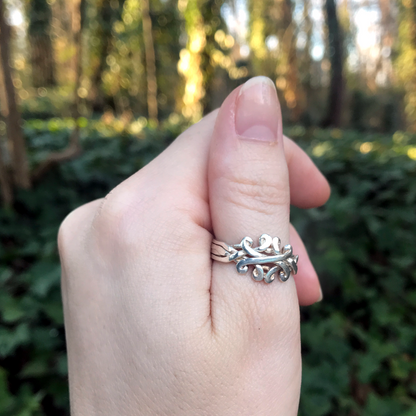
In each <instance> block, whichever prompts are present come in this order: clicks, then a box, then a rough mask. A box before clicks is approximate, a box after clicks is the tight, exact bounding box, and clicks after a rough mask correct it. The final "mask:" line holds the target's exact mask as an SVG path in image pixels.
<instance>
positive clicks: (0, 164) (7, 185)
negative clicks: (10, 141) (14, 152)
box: [0, 148, 13, 207]
mask: <svg viewBox="0 0 416 416" xmlns="http://www.w3.org/2000/svg"><path fill="white" fill-rule="evenodd" d="M2 150H3V149H1V148H0V187H1V197H2V200H3V204H4V206H6V207H10V206H12V204H13V187H12V183H11V181H10V177H9V172H8V170H7V166H6V165H5V163H4V157H3V151H2Z"/></svg>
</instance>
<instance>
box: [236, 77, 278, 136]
mask: <svg viewBox="0 0 416 416" xmlns="http://www.w3.org/2000/svg"><path fill="white" fill-rule="evenodd" d="M279 120H280V112H279V102H278V99H277V93H276V88H275V86H274V84H273V81H272V80H271V79H270V78H267V77H255V78H251V79H250V80H248V81H247V82H246V83H245V84H244V85H243V86H242V87H241V89H240V92H239V94H238V97H237V108H236V115H235V129H236V133H237V134H238V135H239V136H242V137H243V138H247V139H254V140H260V141H265V142H276V141H277V129H278V123H279Z"/></svg>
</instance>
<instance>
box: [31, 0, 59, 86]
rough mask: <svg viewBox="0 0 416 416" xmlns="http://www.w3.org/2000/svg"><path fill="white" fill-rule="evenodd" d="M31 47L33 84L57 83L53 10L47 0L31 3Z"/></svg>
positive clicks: (32, 1) (36, 0)
mask: <svg viewBox="0 0 416 416" xmlns="http://www.w3.org/2000/svg"><path fill="white" fill-rule="evenodd" d="M28 14H29V27H28V35H29V47H30V53H31V63H32V82H33V86H34V87H36V88H38V87H48V86H53V85H55V83H56V81H55V59H54V53H53V45H52V40H51V19H52V11H51V8H50V6H49V4H48V2H47V0H31V1H30V3H29V13H28Z"/></svg>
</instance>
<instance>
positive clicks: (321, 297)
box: [317, 287, 324, 302]
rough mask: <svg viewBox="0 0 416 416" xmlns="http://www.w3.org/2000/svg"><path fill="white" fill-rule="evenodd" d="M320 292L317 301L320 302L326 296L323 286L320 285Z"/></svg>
mask: <svg viewBox="0 0 416 416" xmlns="http://www.w3.org/2000/svg"><path fill="white" fill-rule="evenodd" d="M319 292H320V295H319V298H318V300H317V302H320V301H321V300H322V299H323V298H324V295H323V293H322V289H321V287H319Z"/></svg>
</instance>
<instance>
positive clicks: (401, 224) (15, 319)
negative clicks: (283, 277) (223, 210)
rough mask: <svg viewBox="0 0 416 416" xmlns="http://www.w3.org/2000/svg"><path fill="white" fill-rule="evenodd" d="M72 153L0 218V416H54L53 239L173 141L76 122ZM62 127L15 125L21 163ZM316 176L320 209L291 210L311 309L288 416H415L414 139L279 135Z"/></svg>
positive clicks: (59, 390)
mask: <svg viewBox="0 0 416 416" xmlns="http://www.w3.org/2000/svg"><path fill="white" fill-rule="evenodd" d="M81 124H82V127H83V134H82V147H83V153H82V155H81V156H79V157H78V158H77V159H75V160H72V161H69V162H66V163H65V164H62V165H60V166H58V167H56V168H55V169H54V170H53V171H50V172H49V173H48V174H47V176H45V177H44V178H43V179H42V181H40V182H39V183H37V184H36V185H35V187H34V188H33V189H32V190H30V191H21V192H19V194H18V195H17V202H16V206H15V210H14V211H8V210H5V209H2V210H0V241H1V244H0V415H1V416H3V415H4V416H5V415H7V416H8V415H13V416H14V415H19V416H49V415H66V416H67V415H68V391H67V365H66V355H65V339H64V330H63V316H62V308H61V300H60V282H59V279H60V267H59V261H58V255H57V247H56V234H57V230H58V227H59V224H60V222H61V221H62V219H63V218H64V217H65V216H66V214H67V213H69V212H70V211H71V210H72V209H74V208H75V207H77V206H79V205H80V204H82V203H84V202H87V201H90V200H92V199H95V198H99V197H102V196H104V195H105V194H106V193H107V192H108V191H109V190H110V189H112V188H113V187H114V186H115V185H117V184H118V183H119V182H120V181H122V180H123V179H124V178H126V177H128V176H129V175H131V174H132V173H133V172H134V171H136V170H137V169H139V168H140V167H142V166H143V165H145V164H146V163H148V162H149V161H150V160H151V159H153V158H154V157H155V156H156V155H157V154H158V153H159V152H161V151H162V150H163V149H164V148H165V147H166V146H167V145H168V144H169V143H170V142H171V141H172V140H173V139H174V138H175V137H176V136H177V134H178V133H179V132H180V130H181V124H180V123H179V122H178V120H170V122H168V123H167V124H166V125H165V126H163V128H162V129H159V130H156V129H154V128H151V127H149V126H147V125H146V120H144V119H139V120H137V121H135V122H134V123H132V124H130V125H129V126H125V125H124V124H123V123H122V122H120V121H118V120H110V121H108V122H103V121H95V122H88V121H87V120H81ZM72 125H73V121H72V120H63V119H52V120H47V121H43V120H33V121H31V122H28V123H26V126H25V135H26V138H27V140H28V143H29V148H30V159H31V163H32V164H33V165H36V164H37V163H39V161H41V160H42V159H43V158H44V157H45V156H46V154H47V152H49V151H51V150H56V149H59V148H63V147H64V146H65V144H66V142H67V140H68V136H69V132H70V129H71V127H72ZM286 133H287V134H288V135H290V136H291V137H293V138H294V139H295V140H296V141H297V142H298V143H300V144H301V145H302V146H303V147H304V148H305V149H306V150H307V151H308V152H309V153H310V154H311V155H312V156H313V157H314V159H315V161H316V163H317V164H318V166H319V167H320V168H321V170H322V171H323V172H324V173H325V175H327V177H328V179H329V181H330V183H331V186H332V196H331V199H330V201H329V202H328V204H327V205H326V206H325V207H323V208H319V209H313V210H309V211H300V210H294V211H293V218H292V219H293V222H294V223H295V225H296V226H297V228H298V230H299V232H300V233H301V234H302V236H303V237H304V240H305V243H306V245H307V247H308V249H309V252H310V255H311V257H312V259H313V261H314V264H315V265H316V268H317V270H318V273H319V275H320V278H321V281H322V285H323V289H324V300H323V302H321V303H320V304H318V305H314V306H313V307H309V308H304V309H302V347H303V353H304V375H303V386H302V399H301V406H300V415H301V416H306V415H307V416H330V415H337V416H343V415H345V416H355V415H357V416H358V415H364V416H373V415H377V416H384V415H385V416H392V415H394V416H411V415H416V359H415V351H416V271H415V270H416V269H415V262H416V260H415V255H416V238H415V235H416V137H415V136H411V135H409V134H405V133H401V132H397V133H395V134H394V135H392V136H391V135H390V136H382V135H368V134H366V135H363V134H361V133H357V132H352V131H351V132H349V131H340V130H319V129H310V130H305V129H303V128H301V127H294V128H292V129H289V130H288V131H287V132H286Z"/></svg>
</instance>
